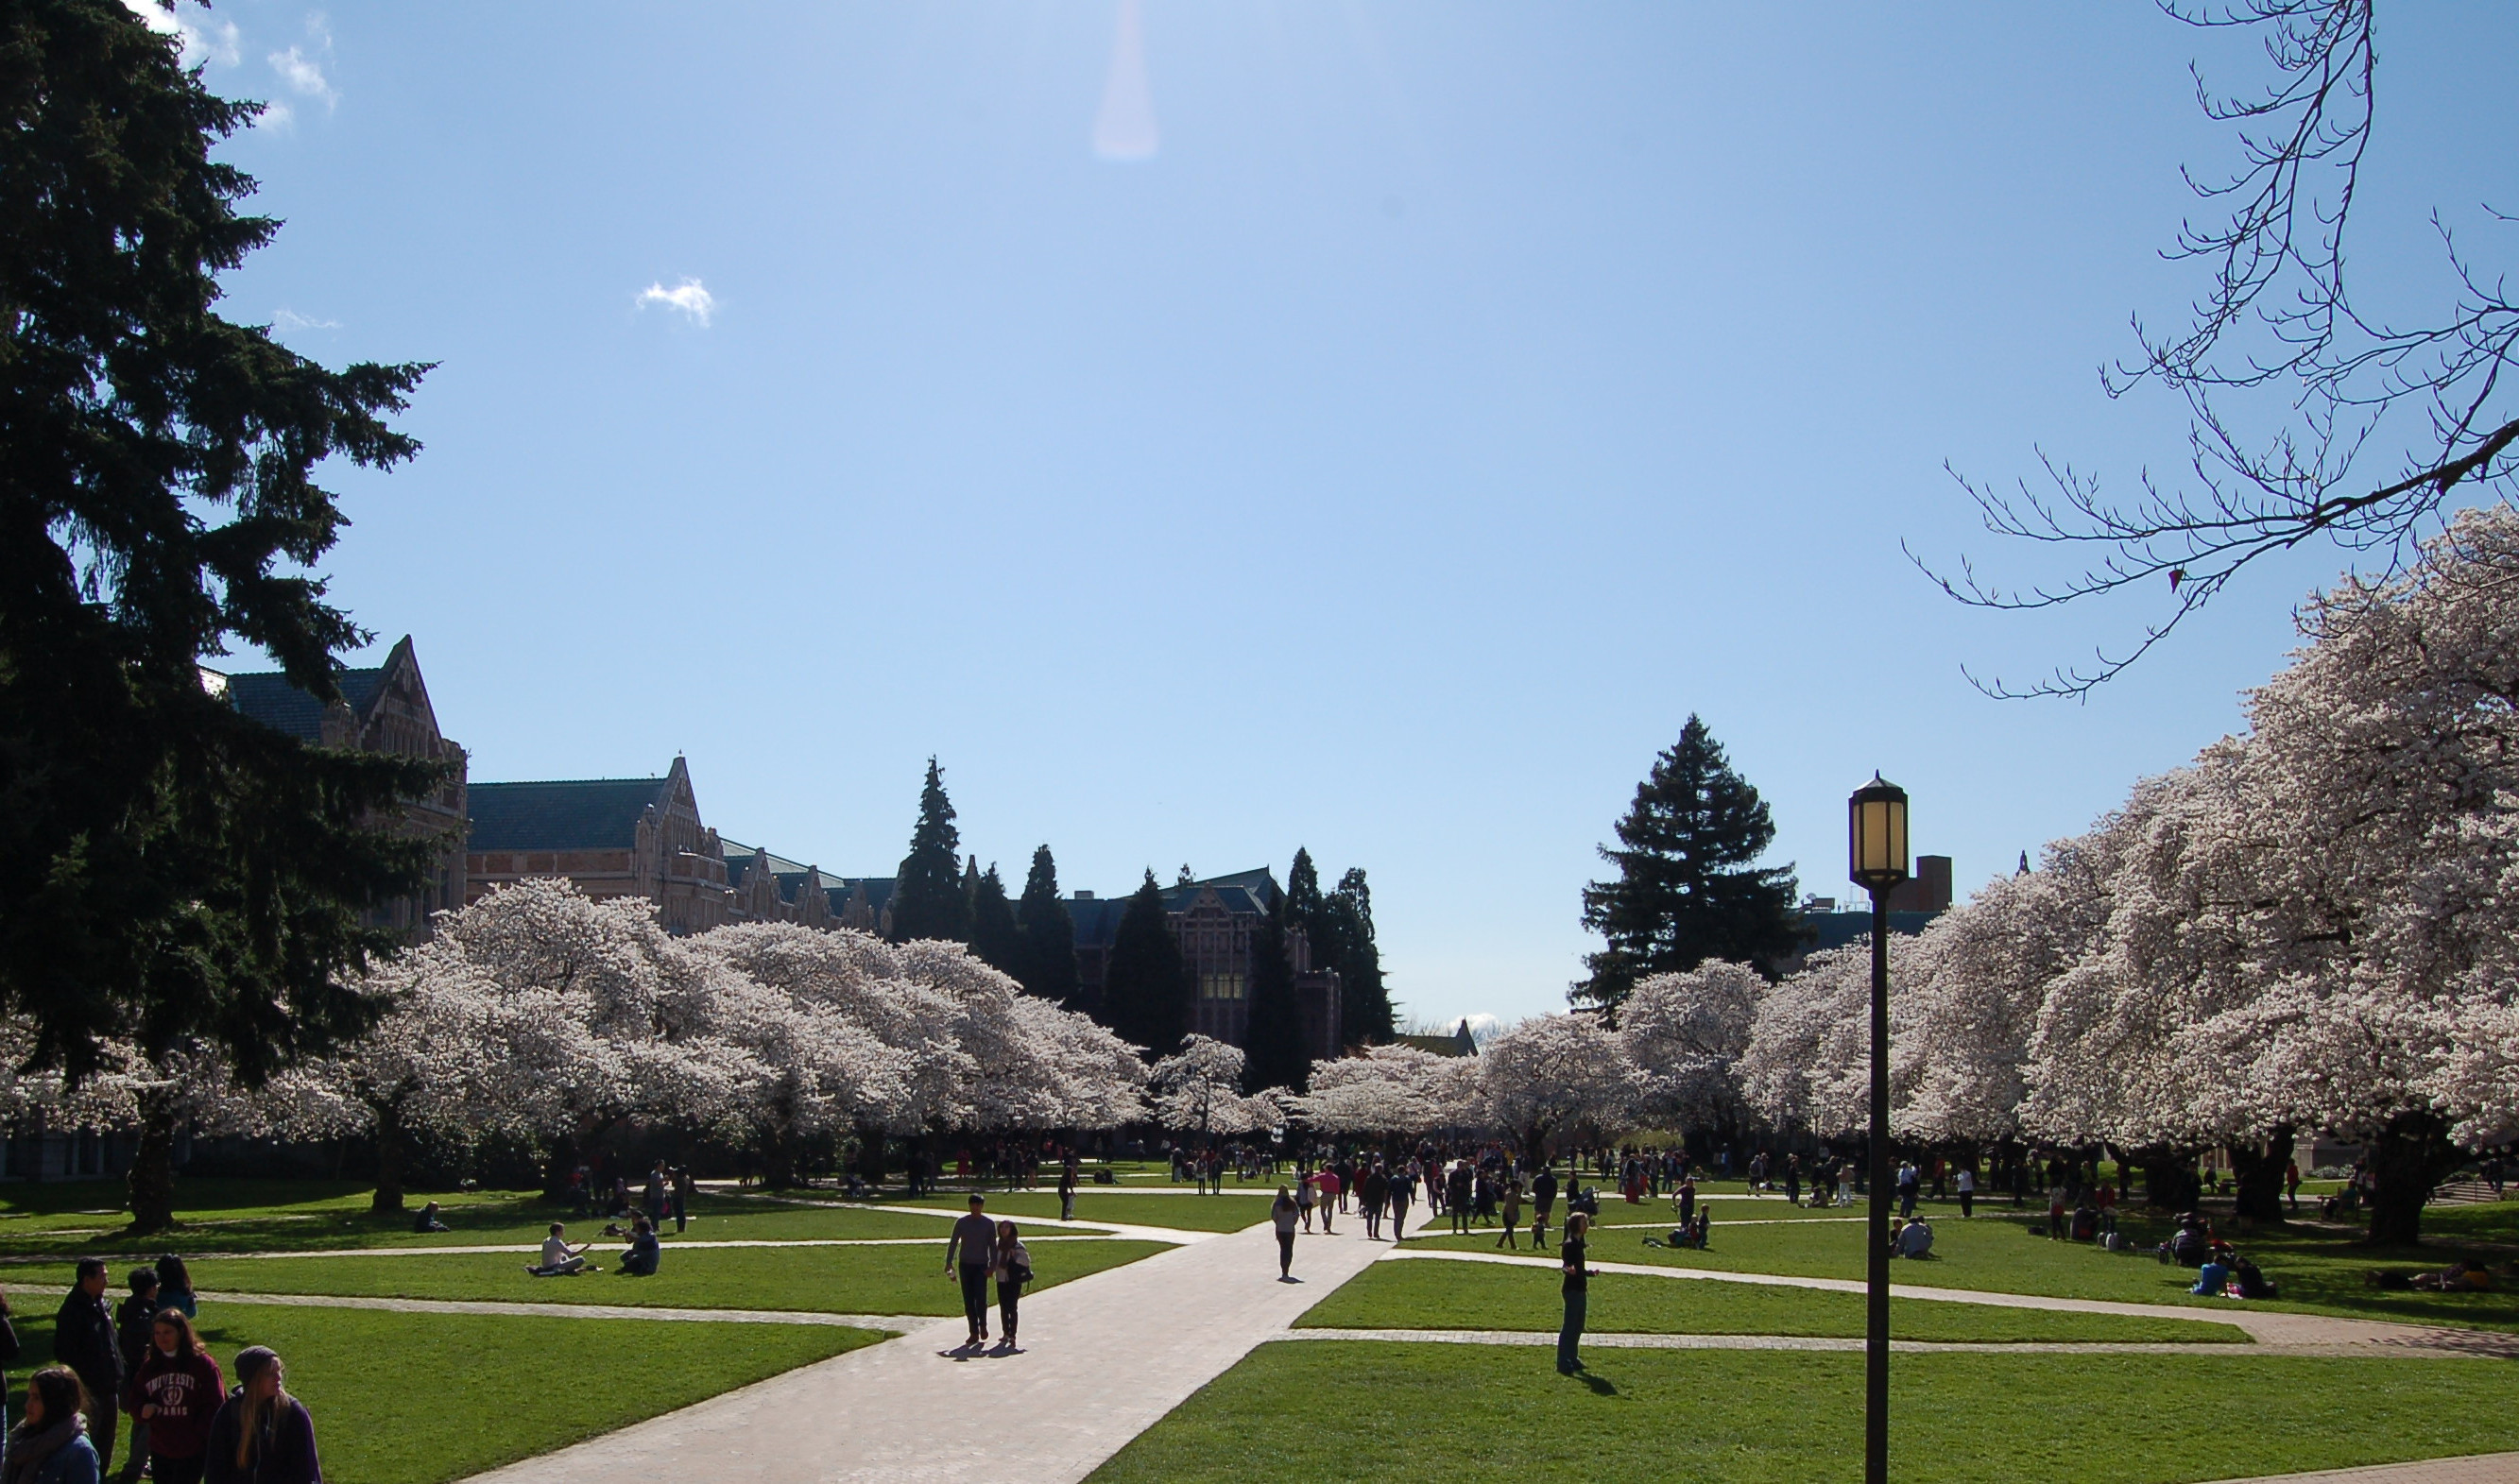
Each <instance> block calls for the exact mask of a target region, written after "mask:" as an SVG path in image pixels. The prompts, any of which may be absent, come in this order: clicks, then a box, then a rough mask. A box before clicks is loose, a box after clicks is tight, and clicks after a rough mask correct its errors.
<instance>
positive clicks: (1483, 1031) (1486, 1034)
mask: <svg viewBox="0 0 2519 1484" xmlns="http://www.w3.org/2000/svg"><path fill="white" fill-rule="evenodd" d="M1461 1019H1462V1020H1463V1021H1464V1022H1466V1023H1467V1024H1468V1025H1469V1027H1470V1039H1471V1040H1473V1041H1476V1042H1477V1043H1478V1044H1479V1045H1480V1046H1484V1045H1485V1044H1486V1043H1487V1042H1489V1041H1492V1040H1494V1039H1495V1038H1496V1037H1497V1036H1498V1035H1499V1034H1501V1033H1503V1030H1504V1028H1505V1026H1504V1022H1503V1021H1501V1020H1499V1019H1497V1018H1496V1017H1494V1016H1492V1015H1489V1014H1487V1013H1486V1012H1485V1011H1483V1010H1481V1011H1480V1012H1478V1013H1477V1014H1475V1015H1465V1016H1463V1017H1461Z"/></svg>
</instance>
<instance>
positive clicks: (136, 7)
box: [122, 0, 243, 67]
mask: <svg viewBox="0 0 2519 1484" xmlns="http://www.w3.org/2000/svg"><path fill="white" fill-rule="evenodd" d="M122 3H123V5H124V6H125V7H126V8H127V9H129V10H130V12H131V14H133V15H135V16H137V17H139V18H140V20H141V22H142V23H144V24H146V25H147V26H148V27H149V28H150V29H151V30H153V31H155V32H156V33H157V34H158V35H160V36H180V37H182V38H183V45H184V65H186V66H188V67H190V66H199V65H202V64H203V63H212V64H215V65H219V66H223V67H232V66H235V65H237V63H238V62H239V61H241V60H243V47H242V44H241V43H242V42H243V37H242V36H241V35H240V34H239V33H238V31H237V27H236V22H233V21H214V20H212V19H211V18H210V16H209V13H208V9H207V7H204V6H201V5H199V4H195V5H193V6H192V7H191V9H192V10H193V11H195V12H198V13H199V14H195V15H187V14H186V13H185V8H184V7H181V6H178V7H177V8H175V9H172V10H169V9H168V8H167V7H165V6H164V5H161V4H159V3H158V0H122Z"/></svg>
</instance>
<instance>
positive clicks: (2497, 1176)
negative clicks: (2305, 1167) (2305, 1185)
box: [2283, 1159, 2501, 1211]
mask: <svg viewBox="0 0 2519 1484" xmlns="http://www.w3.org/2000/svg"><path fill="white" fill-rule="evenodd" d="M2484 1173H2485V1177H2486V1178H2487V1179H2489V1180H2491V1181H2492V1182H2493V1185H2494V1191H2493V1199H2494V1200H2500V1199H2501V1190H2500V1186H2501V1162H2500V1161H2499V1160H2497V1159H2496V1160H2492V1161H2490V1162H2489V1163H2488V1164H2487V1166H2486V1168H2485V1171H2484ZM2283 1190H2284V1192H2285V1193H2286V1194H2288V1195H2289V1196H2290V1197H2291V1208H2292V1209H2293V1210H2295V1211H2296V1210H2299V1209H2300V1161H2299V1160H2298V1159H2285V1160H2284V1161H2283Z"/></svg>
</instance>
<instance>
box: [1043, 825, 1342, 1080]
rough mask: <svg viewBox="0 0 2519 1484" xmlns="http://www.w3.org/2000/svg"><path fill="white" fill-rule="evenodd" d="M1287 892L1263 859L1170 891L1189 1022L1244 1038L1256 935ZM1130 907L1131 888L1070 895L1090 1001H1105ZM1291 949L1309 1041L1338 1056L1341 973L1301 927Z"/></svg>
mask: <svg viewBox="0 0 2519 1484" xmlns="http://www.w3.org/2000/svg"><path fill="white" fill-rule="evenodd" d="M1284 896H1285V893H1284V892H1283V891H1282V890H1281V889H1280V888H1279V887H1278V885H1277V878H1276V876H1275V874H1274V873H1273V872H1271V871H1269V870H1268V869H1267V868H1266V867H1264V866H1263V867H1261V868H1259V869H1258V870H1253V871H1242V872H1238V873H1236V874H1234V875H1231V876H1215V877H1211V878H1209V879H1208V880H1205V881H1194V882H1190V883H1188V884H1186V885H1179V886H1174V887H1172V888H1171V889H1170V890H1168V891H1166V892H1165V893H1164V921H1165V925H1166V926H1167V927H1169V928H1171V933H1172V941H1174V942H1175V943H1177V944H1179V945H1180V954H1181V965H1182V967H1183V968H1184V969H1185V970H1186V971H1187V972H1188V978H1189V983H1190V1021H1189V1028H1190V1029H1192V1030H1194V1031H1196V1032H1198V1033H1199V1034H1200V1035H1207V1036H1214V1037H1215V1039H1217V1040H1219V1041H1229V1042H1231V1043H1233V1044H1234V1045H1236V1046H1239V1045H1241V1044H1242V1042H1243V1039H1244V1037H1245V1036H1246V1034H1247V1033H1248V1032H1249V1030H1250V1026H1251V935H1252V933H1253V931H1254V930H1256V929H1257V928H1258V927H1259V924H1260V922H1261V921H1262V920H1263V919H1264V918H1265V917H1266V916H1267V915H1268V912H1269V911H1270V909H1271V908H1273V907H1275V906H1276V904H1277V903H1278V902H1279V901H1280V900H1281V899H1283V897H1284ZM1127 909H1128V899H1127V897H1125V896H1095V895H1093V894H1092V893H1090V892H1080V893H1078V894H1077V895H1075V896H1074V897H1072V898H1071V899H1070V900H1069V901H1068V903H1067V912H1068V915H1069V916H1070V917H1071V918H1073V919H1074V920H1075V923H1076V978H1077V983H1078V986H1079V988H1080V989H1081V990H1083V994H1084V996H1085V1000H1086V1003H1088V1004H1098V1003H1100V1001H1101V997H1102V982H1103V977H1104V974H1105V972H1106V970H1107V969H1108V966H1109V963H1110V956H1111V944H1112V943H1113V942H1114V941H1115V940H1117V938H1119V934H1120V919H1121V917H1122V916H1123V915H1125V914H1126V913H1127ZM1286 956H1287V958H1288V959H1289V960H1290V961H1291V962H1292V963H1293V965H1294V970H1295V1003H1296V1005H1297V1007H1298V1008H1299V1010H1300V1011H1301V1013H1302V1015H1303V1021H1304V1048H1305V1049H1306V1050H1307V1051H1308V1052H1309V1053H1310V1054H1311V1056H1312V1057H1314V1058H1315V1059H1318V1058H1322V1057H1334V1056H1337V1055H1338V1054H1339V1053H1340V1052H1342V1051H1344V1050H1345V1049H1346V1046H1345V1042H1344V1035H1345V1027H1344V1026H1342V1025H1341V1023H1340V1010H1341V1007H1340V1003H1339V980H1338V976H1337V975H1336V974H1334V973H1331V972H1329V971H1327V970H1316V969H1314V968H1313V967H1312V963H1311V943H1310V940H1309V939H1307V938H1305V937H1304V934H1303V932H1302V930H1300V929H1297V930H1295V931H1292V932H1289V933H1288V934H1287V935H1286ZM1164 1049H1169V1048H1164Z"/></svg>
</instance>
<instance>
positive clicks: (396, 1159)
mask: <svg viewBox="0 0 2519 1484" xmlns="http://www.w3.org/2000/svg"><path fill="white" fill-rule="evenodd" d="M410 1146H411V1132H410V1130H408V1129H406V1128H404V1127H403V1123H402V1100H401V1099H400V1098H396V1099H394V1100H393V1101H392V1102H390V1103H387V1104H385V1105H384V1106H383V1107H382V1108H379V1109H377V1110H376V1199H375V1200H371V1201H369V1202H368V1211H369V1213H370V1214H372V1215H376V1216H399V1215H401V1214H402V1172H403V1168H404V1165H405V1162H406V1160H407V1158H408V1157H409V1154H410Z"/></svg>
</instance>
